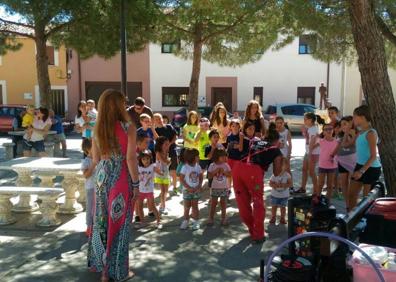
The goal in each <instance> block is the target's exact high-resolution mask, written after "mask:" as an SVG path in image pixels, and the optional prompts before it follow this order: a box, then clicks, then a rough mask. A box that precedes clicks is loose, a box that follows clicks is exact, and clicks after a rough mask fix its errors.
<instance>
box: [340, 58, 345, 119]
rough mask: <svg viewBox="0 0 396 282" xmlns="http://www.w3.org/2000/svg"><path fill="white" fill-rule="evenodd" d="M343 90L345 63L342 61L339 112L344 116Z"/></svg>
mask: <svg viewBox="0 0 396 282" xmlns="http://www.w3.org/2000/svg"><path fill="white" fill-rule="evenodd" d="M345 90H346V63H345V61H343V62H342V64H341V105H340V111H341V113H342V115H345V113H344V107H345Z"/></svg>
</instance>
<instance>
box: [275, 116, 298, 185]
mask: <svg viewBox="0 0 396 282" xmlns="http://www.w3.org/2000/svg"><path fill="white" fill-rule="evenodd" d="M275 125H276V131H278V133H279V149H280V150H281V152H282V155H283V156H284V157H285V158H286V161H287V165H288V169H287V171H288V172H289V174H290V175H292V173H291V169H290V159H291V152H292V137H291V133H290V131H289V129H287V128H286V125H285V119H284V118H283V117H276V119H275ZM292 183H293V176H292ZM293 190H294V189H293V185H292V186H290V191H291V192H293Z"/></svg>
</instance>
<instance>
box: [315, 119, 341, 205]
mask: <svg viewBox="0 0 396 282" xmlns="http://www.w3.org/2000/svg"><path fill="white" fill-rule="evenodd" d="M333 133H334V128H333V126H332V125H331V124H325V125H324V126H323V138H321V139H320V140H319V147H320V154H319V183H318V184H319V185H318V190H317V191H314V194H315V195H316V196H320V195H321V194H322V189H323V186H324V183H325V180H327V194H326V197H327V199H328V200H329V201H330V199H331V197H332V194H333V186H334V181H335V173H336V172H337V167H338V164H337V162H336V161H335V159H334V156H335V154H336V151H337V147H338V142H337V140H336V139H335V138H334V137H333Z"/></svg>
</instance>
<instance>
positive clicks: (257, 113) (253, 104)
mask: <svg viewBox="0 0 396 282" xmlns="http://www.w3.org/2000/svg"><path fill="white" fill-rule="evenodd" d="M246 122H252V123H254V125H255V135H256V136H257V137H259V138H262V137H265V133H266V128H265V121H264V117H263V114H262V113H261V106H260V104H259V103H258V102H257V101H255V100H251V101H250V102H249V104H248V105H247V107H246V111H245V117H244V120H243V124H245V123H246Z"/></svg>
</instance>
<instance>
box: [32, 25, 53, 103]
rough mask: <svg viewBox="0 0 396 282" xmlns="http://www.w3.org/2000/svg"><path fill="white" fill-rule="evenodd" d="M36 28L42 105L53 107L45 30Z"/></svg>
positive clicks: (37, 66) (38, 74) (37, 64)
mask: <svg viewBox="0 0 396 282" xmlns="http://www.w3.org/2000/svg"><path fill="white" fill-rule="evenodd" d="M38 29H39V28H36V30H35V33H36V34H35V35H36V39H35V41H36V69H37V81H38V85H39V91H40V104H41V106H43V107H47V108H51V107H52V95H51V82H50V79H49V73H48V56H47V38H46V36H45V35H44V30H42V31H41V30H38Z"/></svg>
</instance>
